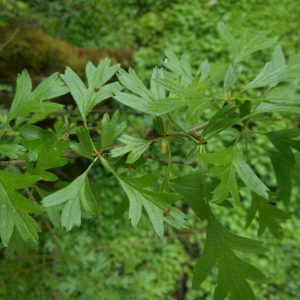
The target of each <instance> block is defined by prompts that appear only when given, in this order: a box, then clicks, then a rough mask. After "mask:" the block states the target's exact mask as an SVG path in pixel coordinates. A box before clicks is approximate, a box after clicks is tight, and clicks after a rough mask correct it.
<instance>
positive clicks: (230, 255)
mask: <svg viewBox="0 0 300 300" xmlns="http://www.w3.org/2000/svg"><path fill="white" fill-rule="evenodd" d="M234 251H239V252H245V253H260V252H263V251H265V249H264V248H263V247H262V246H261V243H260V242H258V241H254V240H251V239H247V238H243V237H239V236H237V235H234V234H232V233H230V232H229V231H228V230H227V229H226V228H225V227H223V226H222V224H221V223H220V222H219V221H218V220H217V219H216V217H215V216H214V215H213V214H212V213H210V217H209V222H208V228H207V236H206V242H205V246H204V250H203V253H202V254H201V256H200V258H199V260H198V262H197V264H196V270H195V275H194V278H193V285H194V286H195V285H199V284H200V283H201V282H202V281H203V280H204V279H205V278H206V277H207V276H208V275H209V273H210V272H211V271H212V269H213V268H214V267H218V268H219V273H218V281H217V287H216V289H215V294H214V297H215V299H225V298H226V296H227V295H228V294H230V297H231V298H230V299H240V298H237V296H238V295H244V296H245V297H246V296H247V295H248V296H247V297H248V298H247V299H255V297H254V294H253V291H252V289H251V287H250V285H249V283H248V280H250V281H256V282H261V281H264V280H265V276H264V275H263V274H262V273H261V272H260V271H259V270H258V269H256V268H255V267H254V266H252V265H250V264H249V263H246V262H245V261H243V260H241V259H240V258H239V257H238V256H237V255H236V254H235V253H234ZM237 287H238V288H237ZM250 296H251V297H250Z"/></svg>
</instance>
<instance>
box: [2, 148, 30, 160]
mask: <svg viewBox="0 0 300 300" xmlns="http://www.w3.org/2000/svg"><path fill="white" fill-rule="evenodd" d="M25 151H26V149H25V147H23V146H22V145H18V144H2V145H0V153H2V154H4V155H5V156H7V157H10V158H12V159H17V158H18V157H19V156H20V155H22V154H24V152H25Z"/></svg>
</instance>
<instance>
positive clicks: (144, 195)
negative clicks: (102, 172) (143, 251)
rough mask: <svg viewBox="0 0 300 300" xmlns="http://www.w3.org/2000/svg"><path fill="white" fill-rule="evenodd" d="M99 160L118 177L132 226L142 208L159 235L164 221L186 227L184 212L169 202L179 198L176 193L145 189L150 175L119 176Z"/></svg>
mask: <svg viewBox="0 0 300 300" xmlns="http://www.w3.org/2000/svg"><path fill="white" fill-rule="evenodd" d="M100 160H101V162H102V164H103V166H104V167H105V168H106V169H107V170H108V171H110V172H111V173H112V174H113V175H114V176H115V177H116V178H117V179H118V181H119V183H120V185H121V187H122V189H123V190H124V192H125V194H126V195H127V198H128V200H129V219H130V221H131V224H132V226H133V227H136V226H137V225H138V223H139V220H140V218H141V215H142V210H143V208H144V209H145V211H146V213H147V215H148V216H149V219H150V221H151V223H152V225H153V228H154V230H155V231H156V233H157V234H158V235H159V236H160V237H163V235H164V222H167V223H169V224H170V225H171V226H173V227H175V228H178V229H182V228H186V227H187V224H186V221H185V216H184V214H183V213H182V212H181V211H179V210H178V209H176V208H175V207H171V203H172V202H175V201H177V200H178V199H179V196H178V195H177V194H175V193H165V192H152V191H149V190H146V189H145V187H146V186H149V184H150V183H152V181H153V178H151V177H152V176H150V178H145V177H138V178H126V177H120V176H119V175H118V174H116V172H115V171H114V170H113V169H112V167H111V166H110V165H109V163H108V162H107V161H106V160H105V159H104V158H103V157H101V158H100ZM149 180H150V181H149ZM166 210H167V211H168V212H169V213H168V214H167V215H165V214H164V212H165V211H166Z"/></svg>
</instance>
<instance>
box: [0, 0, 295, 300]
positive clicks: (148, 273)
mask: <svg viewBox="0 0 300 300" xmlns="http://www.w3.org/2000/svg"><path fill="white" fill-rule="evenodd" d="M299 16H300V1H298V0H247V1H237V0H223V1H220V0H184V1H183V0H65V1H60V0H51V1H47V0H27V1H14V0H2V1H0V99H1V102H0V105H1V107H2V108H3V109H5V107H7V106H8V105H9V103H10V101H11V99H12V95H13V90H14V82H15V78H16V75H17V73H18V72H20V71H21V70H22V69H23V68H27V69H28V70H29V73H30V75H31V76H32V77H33V80H34V82H38V81H40V80H41V78H43V77H44V76H46V75H48V74H50V73H52V72H54V71H63V70H64V68H65V66H66V65H70V66H71V67H72V68H74V69H75V70H76V71H77V72H78V73H79V74H82V73H83V70H84V66H85V64H86V62H87V61H89V60H92V61H94V62H97V61H98V60H99V59H101V58H103V57H107V56H108V57H110V58H112V60H113V61H114V62H120V63H122V65H123V67H124V68H128V67H129V66H132V67H134V68H135V69H136V70H137V72H138V74H139V75H140V76H141V77H142V78H147V76H148V75H149V73H150V72H151V69H152V67H153V66H154V65H155V64H159V63H160V62H161V61H162V59H163V58H164V51H165V50H166V49H169V48H170V49H173V51H175V52H176V53H177V54H182V53H183V52H187V53H188V54H189V55H190V57H191V58H192V62H193V64H194V65H195V66H196V65H197V64H198V63H199V61H201V60H203V59H205V58H208V59H209V60H212V61H220V62H222V61H224V60H226V59H227V51H226V45H224V42H223V41H222V40H221V39H220V38H219V37H218V32H217V30H216V28H217V23H218V22H219V21H221V20H223V21H224V22H226V24H227V25H228V26H229V28H230V29H231V30H232V32H233V33H234V34H235V35H237V36H239V35H240V34H241V33H242V32H244V31H245V30H248V31H250V32H251V31H252V32H256V31H258V30H263V31H266V32H267V33H268V34H269V35H271V36H279V41H280V43H281V44H282V45H283V48H284V51H285V54H286V55H287V56H288V57H289V56H292V55H294V54H297V53H298V52H300V51H299V48H300V29H299V28H300V18H299ZM269 56H270V52H268V51H267V52H264V53H263V54H261V53H259V54H257V55H255V56H254V57H253V59H251V60H249V61H248V62H247V64H248V67H249V68H250V69H251V70H253V72H256V73H257V71H258V70H259V69H260V68H261V66H262V65H263V64H264V63H265V61H266V59H268V57H269ZM105 108H106V110H109V109H112V108H113V106H108V107H105ZM100 114H101V112H100ZM98 117H99V116H98ZM124 118H125V116H124ZM95 119H97V116H95ZM126 120H127V122H128V123H129V124H130V125H131V128H133V129H134V128H135V127H136V128H138V127H140V126H141V122H144V126H145V128H146V127H147V119H144V120H143V121H141V118H140V117H139V116H136V115H131V116H129V117H128V116H126ZM57 122H59V120H57ZM259 147H263V142H262V145H259V146H258V149H256V151H257V152H259ZM256 163H257V162H256ZM258 163H261V166H259V167H258V170H259V171H260V172H262V173H267V172H268V170H267V168H265V166H264V157H263V156H262V157H261V158H260V159H259V160H258ZM80 168H81V165H80V164H75V165H74V166H73V167H72V168H71V169H70V170H69V172H70V173H72V172H73V173H74V174H78V172H79V173H80V171H81V170H80ZM156 169H157V166H156V165H155V164H154V165H153V170H156ZM153 170H152V171H153ZM69 175H70V174H69ZM73 176H74V175H73ZM70 177H72V174H71V175H70ZM94 177H95V178H97V174H95V175H94ZM270 180H271V179H270ZM93 186H94V193H95V195H97V198H99V199H100V200H99V201H100V215H99V217H98V218H97V220H87V221H85V222H84V225H83V226H82V227H81V228H79V229H77V230H73V231H72V232H70V233H67V234H66V233H65V232H62V231H60V230H57V229H53V228H52V227H51V225H50V223H49V222H48V221H47V220H44V222H45V224H44V227H45V228H48V231H46V232H45V233H43V234H42V235H41V243H40V247H39V248H38V249H32V248H30V247H29V248H28V247H24V249H23V251H22V252H21V253H16V252H14V249H11V250H10V252H7V253H5V251H4V250H3V249H0V255H1V258H0V259H1V264H0V299H5V300H6V299H9V300H10V299H16V300H18V299H20V300H23V299H26V300H27V299H29V300H31V299H33V300H35V299H41V300H44V299H59V300H60V299H87V300H89V299H100V300H102V299H103V300H106V299H107V300H114V299H116V300H119V299H122V300H123V299H125V300H126V299H130V300H131V299H132V300H140V299H141V300H168V299H186V300H196V299H212V296H211V295H212V291H213V283H214V276H211V278H210V279H209V280H207V281H205V282H204V283H203V284H202V286H201V287H200V288H199V289H197V290H193V289H191V278H192V271H193V266H194V264H195V260H196V258H197V257H198V256H199V253H200V251H201V248H202V244H203V239H204V233H203V232H204V230H203V228H204V227H203V226H204V225H205V224H201V223H199V222H198V221H196V220H195V217H194V216H193V215H192V213H190V212H188V216H189V223H190V225H191V226H190V229H189V230H187V231H184V232H178V231H175V230H171V229H170V228H169V229H168V233H167V236H166V238H165V239H163V240H162V239H160V238H158V237H156V235H155V233H154V232H153V230H152V228H151V226H149V224H148V222H147V221H146V220H143V222H142V224H141V225H140V226H139V227H138V229H137V230H134V229H132V228H131V226H130V224H129V221H128V220H127V216H126V214H123V215H118V211H117V207H118V203H119V202H120V201H121V200H122V199H123V198H124V195H123V194H122V193H120V190H119V189H118V188H117V186H116V182H115V181H113V180H108V181H107V182H103V181H101V180H97V179H96V181H94V182H93ZM292 206H293V209H294V211H299V204H297V202H296V201H294V202H293V203H292ZM222 214H223V216H224V219H226V222H227V224H228V225H229V226H230V227H231V228H232V229H233V230H234V231H235V232H237V233H239V234H241V235H247V236H251V237H255V236H256V230H257V228H255V226H253V227H251V228H247V230H246V229H245V224H244V221H243V220H244V213H243V212H239V211H238V212H235V213H234V214H233V213H230V212H226V211H224V212H223V211H222ZM116 216H117V219H116V218H115V217H116ZM42 221H43V220H42ZM283 227H284V238H283V239H282V240H281V241H276V240H274V238H273V237H272V236H271V235H269V233H265V234H264V235H263V237H262V239H263V241H264V242H265V243H266V245H267V246H268V248H269V251H268V252H267V254H266V255H261V256H260V257H254V258H251V260H252V263H254V264H255V265H257V266H258V267H260V268H262V270H264V271H265V272H266V274H267V275H268V278H269V279H270V281H269V282H267V283H265V284H262V285H257V286H255V287H254V288H255V292H256V295H257V298H258V299H272V300H273V299H274V300H285V299H286V300H294V299H295V300H296V299H299V289H300V271H299V270H300V234H299V230H300V220H299V213H298V214H297V213H296V214H291V218H290V219H288V220H287V221H285V223H284V224H283Z"/></svg>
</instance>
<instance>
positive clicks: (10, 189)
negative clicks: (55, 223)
mask: <svg viewBox="0 0 300 300" xmlns="http://www.w3.org/2000/svg"><path fill="white" fill-rule="evenodd" d="M15 186H18V185H17V184H16V185H15ZM38 212H40V208H39V206H38V205H37V204H34V203H33V202H31V201H29V200H28V199H26V198H25V197H23V196H22V195H21V194H19V193H17V192H16V191H14V185H13V184H11V183H9V182H8V181H6V182H4V181H3V180H2V178H0V237H1V240H2V243H3V244H4V246H6V247H7V246H8V243H9V240H10V238H11V236H12V232H13V230H14V227H16V228H17V230H18V232H19V233H20V236H21V237H22V239H23V240H24V241H28V240H30V241H33V242H35V243H37V242H38V234H37V232H38V231H39V227H38V225H37V224H36V222H35V221H34V220H33V219H32V217H31V216H30V215H29V214H30V213H38Z"/></svg>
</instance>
